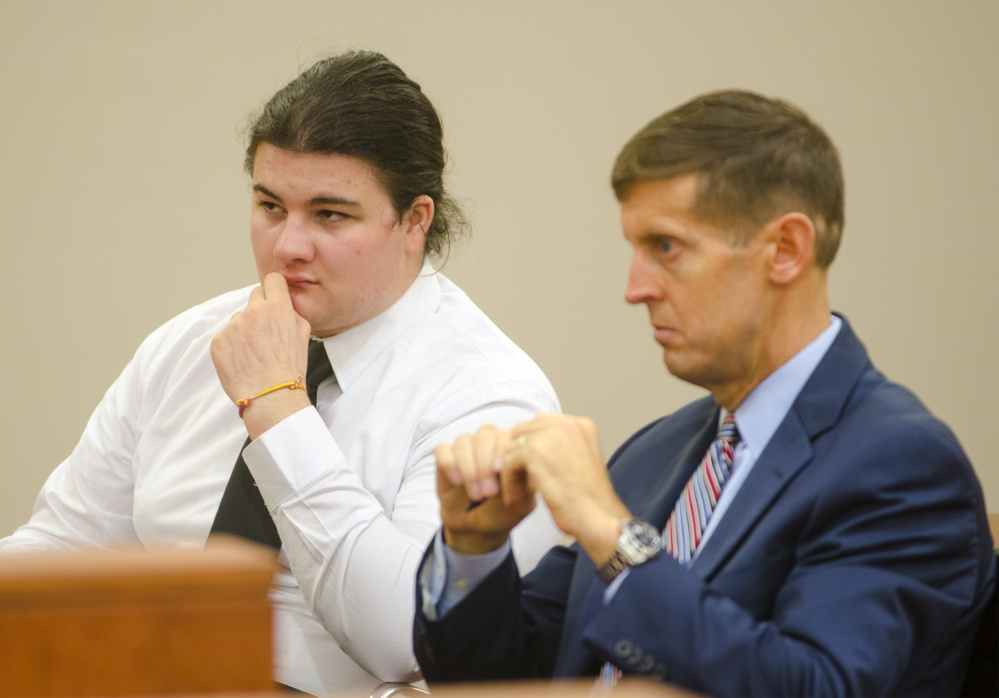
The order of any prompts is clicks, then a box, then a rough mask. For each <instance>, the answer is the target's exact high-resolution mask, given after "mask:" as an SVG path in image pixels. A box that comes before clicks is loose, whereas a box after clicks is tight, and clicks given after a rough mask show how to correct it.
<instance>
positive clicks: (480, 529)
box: [437, 415, 629, 564]
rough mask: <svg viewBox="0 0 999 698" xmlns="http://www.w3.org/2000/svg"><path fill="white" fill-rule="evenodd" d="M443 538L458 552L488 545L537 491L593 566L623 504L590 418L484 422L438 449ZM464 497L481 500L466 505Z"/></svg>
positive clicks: (612, 537) (611, 543)
mask: <svg viewBox="0 0 999 698" xmlns="http://www.w3.org/2000/svg"><path fill="white" fill-rule="evenodd" d="M437 490H438V494H439V496H440V500H441V519H442V522H443V525H444V539H445V542H446V543H447V544H448V545H449V546H450V547H451V548H452V549H454V550H456V551H457V552H459V553H463V554H481V553H485V552H489V551H490V550H495V549H496V548H498V547H499V546H500V545H502V543H503V542H504V541H505V540H506V539H507V537H508V536H509V533H510V530H511V529H513V527H514V526H516V525H517V524H518V523H519V522H520V521H521V520H522V519H523V518H524V517H525V516H527V514H529V513H530V512H531V511H532V509H533V508H534V503H535V493H536V492H539V493H540V494H541V496H542V497H543V498H544V500H545V503H546V504H547V505H548V508H549V509H550V510H551V513H552V516H553V517H554V519H555V523H556V524H557V525H558V527H559V528H560V529H562V531H563V532H565V533H567V534H569V535H571V536H573V537H574V538H576V540H578V541H579V542H580V544H581V545H582V546H583V548H584V549H585V550H586V552H587V553H588V554H589V555H590V556H591V557H592V558H593V559H594V561H595V562H597V563H598V564H599V563H601V562H603V561H604V560H606V559H607V558H609V557H610V555H611V554H613V552H614V550H615V548H616V545H617V538H618V535H619V534H620V530H621V529H620V522H621V519H623V518H627V517H628V516H629V513H628V509H627V507H625V505H624V504H623V503H622V502H621V500H620V499H619V498H618V496H617V494H616V493H615V492H614V487H613V485H612V484H611V482H610V478H609V477H608V474H607V466H606V464H605V463H604V460H603V457H602V456H601V454H600V444H599V439H598V436H597V429H596V426H595V425H594V423H593V422H592V421H591V420H589V419H586V418H584V417H573V416H570V415H540V416H538V417H536V418H534V419H533V420H531V421H529V422H523V423H521V424H518V425H517V426H515V427H514V428H513V429H510V430H502V429H497V428H496V427H493V426H485V427H483V428H482V429H480V430H479V431H478V432H476V433H475V434H472V435H467V436H462V437H460V438H459V439H458V440H457V441H455V442H454V443H442V444H440V445H439V446H438V447H437ZM470 502H480V503H479V504H478V505H476V506H472V507H470V506H469V504H470Z"/></svg>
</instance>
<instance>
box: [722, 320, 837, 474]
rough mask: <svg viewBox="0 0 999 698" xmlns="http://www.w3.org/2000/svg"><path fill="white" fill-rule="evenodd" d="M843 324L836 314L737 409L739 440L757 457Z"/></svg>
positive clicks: (724, 412) (724, 413)
mask: <svg viewBox="0 0 999 698" xmlns="http://www.w3.org/2000/svg"><path fill="white" fill-rule="evenodd" d="M842 325H843V321H842V320H840V319H839V318H838V317H836V316H835V315H832V316H831V319H830V321H829V326H828V327H827V328H826V329H824V330H823V331H822V333H821V334H820V335H819V336H818V337H816V338H815V339H813V340H812V341H811V342H810V343H809V344H808V345H807V346H805V348H804V349H802V350H801V351H799V352H798V353H797V354H795V355H794V356H793V357H791V359H790V360H788V361H787V362H786V363H784V364H783V365H782V366H781V367H780V368H778V369H777V370H776V371H774V372H773V373H771V374H770V375H769V376H767V377H766V378H765V379H764V380H763V381H762V382H761V383H760V384H759V385H758V386H756V387H755V388H753V390H752V391H751V392H750V393H749V395H747V396H746V399H745V400H743V401H742V404H741V405H739V406H738V407H737V408H736V410H735V421H736V424H737V425H738V427H739V440H740V442H742V443H743V444H744V445H745V447H746V448H748V449H749V450H750V451H751V452H752V454H753V458H754V459H755V458H758V457H759V455H760V454H761V453H763V449H764V448H766V445H767V443H769V441H770V437H771V436H773V435H774V432H775V431H777V427H779V426H780V423H781V422H783V421H784V417H785V416H786V415H787V412H788V410H790V409H791V405H792V404H794V401H795V399H796V398H797V397H798V393H800V392H801V389H802V388H803V387H805V383H806V382H808V379H809V377H811V375H812V372H813V371H814V370H815V367H816V366H818V365H819V362H820V361H821V360H822V357H823V356H825V355H826V352H827V351H828V350H829V347H830V346H831V345H832V343H833V340H834V339H836V335H837V334H838V333H839V330H840V327H842ZM726 414H727V412H726V411H725V410H724V409H723V410H722V414H721V417H720V418H721V419H724V418H725V415H726ZM719 424H721V422H719Z"/></svg>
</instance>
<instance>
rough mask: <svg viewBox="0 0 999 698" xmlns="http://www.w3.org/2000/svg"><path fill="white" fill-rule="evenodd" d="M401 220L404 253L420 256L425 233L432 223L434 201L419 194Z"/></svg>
mask: <svg viewBox="0 0 999 698" xmlns="http://www.w3.org/2000/svg"><path fill="white" fill-rule="evenodd" d="M402 220H403V224H404V225H405V230H406V252H408V253H409V254H422V253H423V244H424V242H425V241H426V239H427V231H428V230H430V224H431V223H433V221H434V200H433V199H431V198H430V197H429V196H427V195H426V194H420V195H419V196H418V197H416V198H415V199H413V203H412V204H411V205H410V207H409V210H408V211H406V214H405V215H404V216H403V219H402Z"/></svg>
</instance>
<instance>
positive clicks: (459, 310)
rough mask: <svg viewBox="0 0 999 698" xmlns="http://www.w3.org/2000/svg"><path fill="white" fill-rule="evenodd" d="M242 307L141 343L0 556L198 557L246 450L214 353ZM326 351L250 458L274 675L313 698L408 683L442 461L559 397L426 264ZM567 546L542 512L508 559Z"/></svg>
mask: <svg viewBox="0 0 999 698" xmlns="http://www.w3.org/2000/svg"><path fill="white" fill-rule="evenodd" d="M249 292H250V289H249V288H246V289H242V290H240V291H235V292H232V293H228V294H225V295H222V296H219V297H218V298H215V299H213V300H210V301H208V302H207V303H204V304H202V305H199V306H197V307H195V308H192V309H190V310H188V311H187V312H185V313H183V314H181V315H179V316H177V317H176V318H174V319H173V320H171V321H170V322H168V323H167V324H166V325H164V326H162V327H160V328H159V329H158V330H156V331H155V332H153V333H152V334H151V335H150V336H149V337H148V338H147V339H146V340H145V341H144V342H143V343H142V345H141V346H140V348H139V350H138V352H137V353H136V355H135V357H134V358H133V359H132V361H131V362H130V363H129V364H128V366H127V367H126V368H125V370H124V372H123V373H122V374H121V376H119V378H118V379H117V380H116V381H115V383H114V384H113V385H112V386H111V388H110V389H109V390H108V392H107V394H106V395H105V397H104V399H103V400H102V401H101V403H100V404H99V405H98V407H97V409H96V410H95V412H94V414H93V415H92V416H91V418H90V421H89V423H88V424H87V427H86V429H85V431H84V433H83V436H82V438H81V439H80V442H79V443H78V444H77V446H76V448H75V449H74V450H73V453H72V454H71V455H70V457H69V458H68V459H66V460H65V461H64V462H63V463H62V464H60V465H59V466H58V467H57V468H56V470H55V471H54V472H53V473H52V475H51V476H50V477H49V479H48V481H47V482H46V483H45V485H44V486H43V488H42V491H41V493H40V494H39V496H38V499H37V501H36V503H35V509H34V513H33V515H32V517H31V520H30V521H29V522H28V523H27V524H25V525H24V526H22V527H20V528H19V529H17V530H16V531H15V532H14V533H13V534H12V535H11V536H9V537H7V538H4V539H2V540H0V548H3V549H4V550H5V551H7V550H23V549H25V548H26V547H28V548H44V549H53V548H62V549H86V548H92V547H109V546H119V545H122V544H129V543H132V544H134V543H139V544H142V545H144V546H146V547H154V546H168V547H199V548H200V547H201V546H202V545H203V544H204V543H205V539H206V537H207V536H208V533H209V530H210V527H211V524H212V521H213V520H214V517H215V512H216V509H217V508H218V504H219V500H220V499H221V497H222V492H223V490H224V489H225V486H226V483H227V481H228V479H229V475H230V473H231V472H232V468H233V465H234V463H235V461H236V457H237V454H238V453H239V449H240V447H241V446H242V445H243V442H244V441H245V439H246V429H245V427H244V426H243V423H242V421H241V420H240V418H239V416H238V414H237V410H236V407H235V406H234V405H233V403H232V401H231V400H230V399H229V398H228V397H227V396H226V394H225V392H224V391H223V390H222V387H221V385H220V383H219V380H218V377H217V375H216V373H215V368H214V365H213V364H212V360H211V356H210V354H209V343H210V341H211V339H212V337H213V336H214V335H215V334H216V333H217V332H219V331H220V330H221V329H222V328H223V327H224V326H225V325H226V324H227V323H228V321H229V318H230V317H231V316H232V315H233V314H234V313H236V312H238V311H240V310H242V309H243V308H244V307H245V305H246V302H247V298H248V296H249ZM324 344H325V346H326V350H327V353H328V355H329V358H330V362H331V363H332V365H333V369H334V372H335V377H334V378H331V379H328V380H327V381H325V382H324V383H323V384H322V385H320V388H319V393H318V399H317V405H316V408H315V409H313V408H308V409H303V410H301V411H299V412H297V413H295V414H294V415H292V416H291V417H289V418H287V419H285V420H284V421H282V422H281V423H279V424H278V425H276V426H274V427H273V428H271V429H270V430H268V431H267V432H265V433H264V434H263V435H261V436H260V437H259V438H258V439H256V440H255V441H254V442H253V443H251V444H250V445H249V446H248V447H247V448H246V449H245V450H244V453H243V456H244V459H245V461H246V463H247V466H248V467H249V469H250V471H251V472H252V473H253V476H254V478H255V480H256V482H257V484H258V485H259V487H260V491H261V493H262V494H263V497H264V501H265V502H266V503H267V505H268V508H269V509H270V511H271V513H272V515H273V517H274V520H275V523H276V525H277V529H278V532H279V533H280V535H281V540H282V543H283V547H282V550H281V554H280V557H279V571H278V573H277V575H276V577H275V580H274V585H273V587H272V593H271V598H272V600H273V602H274V604H275V617H274V630H275V661H276V667H275V679H276V680H278V681H280V682H282V683H285V684H288V685H290V686H293V687H295V688H298V689H300V690H304V691H307V692H311V693H323V692H334V691H343V690H347V689H350V690H353V689H361V690H364V689H367V688H368V687H372V686H375V685H377V684H378V683H381V682H383V681H409V682H413V681H418V680H419V679H420V674H419V668H418V666H417V664H416V661H415V658H414V656H413V651H412V640H411V634H412V618H413V611H414V599H413V580H414V579H415V574H416V567H417V564H418V563H419V560H420V557H421V555H422V552H423V550H424V549H425V548H426V546H427V544H428V543H429V541H430V539H431V538H432V536H433V533H434V531H435V530H436V529H437V528H438V527H439V525H440V505H439V503H438V501H437V487H436V463H435V459H434V456H433V452H434V447H435V446H436V445H437V444H438V443H439V442H441V441H453V440H454V439H455V438H456V437H458V436H459V435H461V434H464V433H469V432H473V431H475V430H476V429H478V428H479V427H480V426H482V425H483V424H486V423H492V424H496V425H498V426H501V427H509V426H512V425H513V424H514V423H516V422H518V421H522V420H525V419H529V418H530V417H532V416H533V415H534V414H536V413H539V412H557V411H559V404H558V400H557V398H556V396H555V393H554V391H553V389H552V387H551V385H550V384H549V382H548V380H547V379H546V378H545V376H544V375H543V374H542V372H541V370H540V369H539V368H538V367H537V366H536V365H535V364H534V363H533V362H532V361H531V359H530V358H529V357H528V356H527V355H526V354H525V353H524V352H523V351H521V350H520V349H519V348H518V347H517V346H516V345H514V344H513V342H511V341H510V340H509V339H508V338H507V337H506V336H505V335H503V334H502V332H500V330H499V329H498V328H497V327H496V326H495V325H494V324H493V323H492V322H491V321H490V320H489V319H488V318H487V317H486V316H485V315H484V314H483V313H482V312H481V311H480V310H479V309H478V308H477V307H476V306H475V305H474V304H473V303H472V302H471V301H470V300H469V299H468V297H467V296H466V295H465V294H464V293H463V292H462V291H461V290H460V289H459V288H458V287H456V286H455V285H454V284H453V283H451V282H450V281H449V280H448V279H446V278H445V277H444V276H443V275H441V274H437V273H434V272H433V270H432V269H431V268H430V267H429V265H425V266H424V268H423V270H422V272H421V275H420V277H419V278H417V280H416V281H415V282H414V283H413V285H412V286H411V287H410V289H409V290H408V291H407V292H406V294H405V295H404V296H403V297H402V298H401V299H399V300H398V301H397V302H396V303H395V304H394V305H393V306H392V307H391V308H389V309H388V310H386V311H385V312H384V313H382V314H381V315H379V316H377V317H375V318H373V319H372V320H369V321H368V322H366V323H364V324H362V325H359V326H358V327H355V328H353V329H350V330H348V331H346V332H343V333H342V334H339V335H336V336H334V337H330V338H328V339H325V340H324ZM289 379H294V376H292V377H290V378H289ZM264 399H266V398H264ZM559 535H560V533H559V531H558V529H557V528H556V527H555V526H554V523H553V522H552V520H551V517H550V514H548V512H547V510H545V509H543V508H541V509H540V510H539V512H537V514H535V515H532V516H531V518H529V519H528V520H526V521H525V522H523V524H522V525H521V526H520V527H519V528H518V530H517V531H515V535H514V551H515V554H516V555H517V556H518V563H519V564H521V566H522V568H531V567H533V566H534V565H535V564H536V562H537V560H538V559H539V558H540V557H541V555H542V554H543V553H544V551H546V550H547V549H548V548H549V547H551V545H553V544H554V543H556V542H557V541H558V538H559Z"/></svg>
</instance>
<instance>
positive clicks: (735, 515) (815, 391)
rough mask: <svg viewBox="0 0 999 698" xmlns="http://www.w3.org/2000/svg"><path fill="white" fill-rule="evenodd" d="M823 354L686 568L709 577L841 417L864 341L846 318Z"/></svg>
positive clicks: (862, 366)
mask: <svg viewBox="0 0 999 698" xmlns="http://www.w3.org/2000/svg"><path fill="white" fill-rule="evenodd" d="M841 319H842V321H843V326H842V327H841V328H840V331H839V334H838V335H837V336H836V339H835V340H834V341H833V343H832V345H831V346H830V347H829V350H828V351H827V352H826V355H825V356H824V357H822V360H821V361H820V362H819V364H818V366H816V368H815V371H814V372H813V373H812V375H811V377H809V379H808V381H807V382H806V383H805V386H804V387H803V388H802V390H801V393H800V394H799V395H798V397H797V398H796V399H795V401H794V404H793V405H792V406H791V409H790V410H789V411H788V413H787V415H786V416H785V417H784V421H782V422H781V424H780V426H779V427H778V428H777V431H776V432H774V435H773V436H772V437H771V439H770V442H769V443H768V444H767V445H766V447H765V448H764V449H763V453H761V454H760V457H759V458H758V459H757V461H756V464H755V465H754V466H753V469H752V471H751V472H750V473H749V476H748V477H747V478H746V480H745V482H743V484H742V487H741V488H740V489H739V492H738V494H737V495H736V497H735V499H733V500H732V503H731V504H730V505H729V508H728V510H727V511H726V512H725V514H724V516H723V517H722V519H721V521H719V522H718V527H717V528H716V529H715V531H714V532H713V533H712V534H711V538H710V539H709V540H708V541H707V543H706V544H705V545H704V548H703V549H702V550H701V551H700V552H699V554H698V555H697V557H696V558H695V559H694V562H693V563H692V564H691V566H690V569H691V571H692V572H694V573H696V574H698V575H699V576H700V577H702V578H704V579H710V578H711V577H712V576H713V575H714V574H715V573H716V572H717V571H718V570H719V568H720V567H721V566H722V565H723V564H724V563H725V561H726V560H728V558H729V557H730V556H731V554H732V553H733V552H734V551H735V549H736V548H737V547H738V546H739V545H740V544H741V543H742V541H743V539H744V538H745V537H746V536H747V535H749V533H750V531H751V530H752V528H753V526H754V525H755V524H756V522H757V521H758V520H759V518H760V517H761V516H763V514H764V513H765V512H766V511H767V510H768V509H769V508H770V506H771V504H772V503H773V502H774V500H776V499H777V497H778V496H780V494H781V492H783V491H784V488H785V487H787V485H788V483H790V482H791V480H792V479H793V478H794V477H795V475H796V474H797V473H798V472H799V471H800V470H801V469H802V468H804V467H805V466H806V465H807V464H808V463H809V462H810V461H811V459H812V441H813V440H814V439H815V438H816V437H818V436H819V435H820V434H822V433H823V432H825V431H827V430H828V429H830V428H831V427H832V426H833V425H834V424H835V423H836V421H837V420H838V419H839V416H840V414H842V412H843V408H844V406H845V405H846V402H847V400H848V399H849V397H850V395H851V394H852V393H853V390H854V387H855V386H856V385H857V382H858V381H859V380H860V377H861V375H862V374H863V372H864V371H865V370H866V369H867V368H869V367H870V362H869V361H868V358H867V352H866V350H865V349H864V346H863V345H862V344H861V343H860V340H858V339H857V337H856V335H854V334H853V331H852V330H851V328H850V326H849V324H848V323H847V322H846V319H845V318H841Z"/></svg>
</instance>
